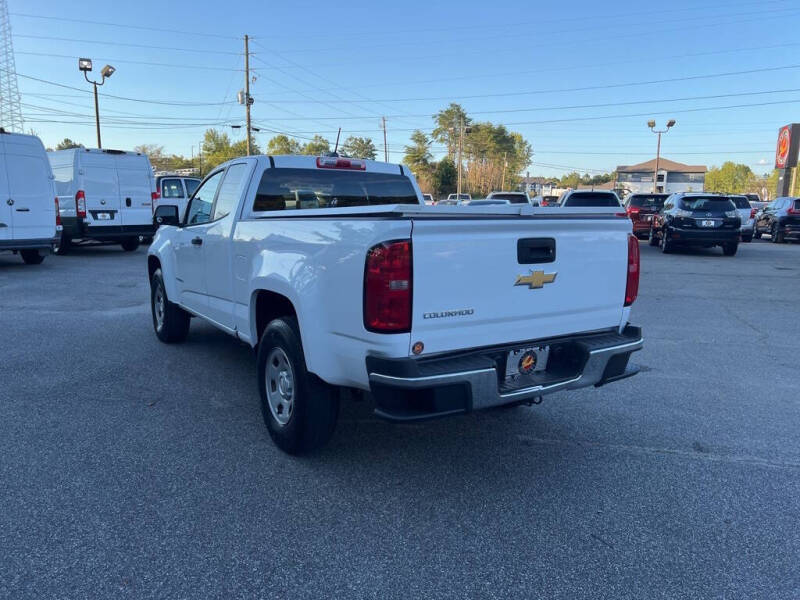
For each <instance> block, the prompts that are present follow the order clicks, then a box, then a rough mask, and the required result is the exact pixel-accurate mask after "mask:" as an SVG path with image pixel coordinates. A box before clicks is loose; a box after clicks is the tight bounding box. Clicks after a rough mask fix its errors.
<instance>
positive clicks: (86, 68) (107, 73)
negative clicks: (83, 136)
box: [78, 58, 116, 148]
mask: <svg viewBox="0 0 800 600" xmlns="http://www.w3.org/2000/svg"><path fill="white" fill-rule="evenodd" d="M78 70H79V71H80V72H82V73H83V78H84V79H85V80H86V81H88V82H89V83H91V84H92V87H93V88H94V119H95V126H96V127H97V147H98V148H102V147H103V143H102V141H101V140H100V105H99V103H98V101H97V86H98V85H103V84H104V83H105V82H106V79H108V78H109V77H111V76H112V75H113V74H114V72H115V71H116V69H115V68H114V67H112V66H111V65H106V66H104V67H103V68H102V69H100V81H95V80H94V79H89V76H88V75H87V73H89V72H90V71H91V70H92V59H91V58H79V59H78Z"/></svg>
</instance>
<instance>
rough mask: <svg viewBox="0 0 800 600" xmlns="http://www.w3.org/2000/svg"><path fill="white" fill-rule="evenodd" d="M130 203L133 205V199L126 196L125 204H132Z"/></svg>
mask: <svg viewBox="0 0 800 600" xmlns="http://www.w3.org/2000/svg"><path fill="white" fill-rule="evenodd" d="M130 205H131V199H130V198H125V206H130Z"/></svg>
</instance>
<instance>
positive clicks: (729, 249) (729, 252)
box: [722, 242, 739, 256]
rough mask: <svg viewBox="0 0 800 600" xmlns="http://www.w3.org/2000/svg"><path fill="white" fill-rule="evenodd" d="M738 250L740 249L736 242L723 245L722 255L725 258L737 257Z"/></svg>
mask: <svg viewBox="0 0 800 600" xmlns="http://www.w3.org/2000/svg"><path fill="white" fill-rule="evenodd" d="M738 249H739V244H737V243H736V242H728V243H727V244H722V253H723V254H724V255H725V256H733V255H735V254H736V251H737V250H738Z"/></svg>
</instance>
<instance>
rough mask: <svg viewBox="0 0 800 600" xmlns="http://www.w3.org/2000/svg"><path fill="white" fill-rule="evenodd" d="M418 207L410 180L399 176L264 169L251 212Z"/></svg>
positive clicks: (330, 170) (321, 170)
mask: <svg viewBox="0 0 800 600" xmlns="http://www.w3.org/2000/svg"><path fill="white" fill-rule="evenodd" d="M386 204H419V199H418V198H417V193H416V191H415V190H414V186H413V185H412V184H411V180H410V179H409V178H408V177H406V176H404V175H399V174H391V173H369V172H364V171H348V170H339V169H296V168H270V169H265V171H264V174H263V175H262V176H261V181H260V182H259V184H258V191H257V192H256V198H255V201H254V202H253V212H254V213H259V212H273V211H280V210H297V209H303V208H319V209H326V208H343V207H352V206H381V205H386Z"/></svg>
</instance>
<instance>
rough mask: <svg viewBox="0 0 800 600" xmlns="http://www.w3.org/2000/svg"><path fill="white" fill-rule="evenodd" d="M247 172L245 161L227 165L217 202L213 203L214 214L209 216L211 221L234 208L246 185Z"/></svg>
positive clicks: (225, 214) (227, 213) (223, 215)
mask: <svg viewBox="0 0 800 600" xmlns="http://www.w3.org/2000/svg"><path fill="white" fill-rule="evenodd" d="M247 172H248V168H247V164H246V163H238V164H235V165H231V166H230V167H228V170H227V171H226V172H225V180H224V181H223V182H222V185H221V186H220V187H219V194H217V203H216V204H215V205H214V214H213V215H212V217H211V220H212V221H216V220H217V219H221V218H222V217H225V216H227V215H229V214H230V212H231V211H232V210H234V209H235V208H236V205H237V204H238V203H239V198H241V197H242V192H243V191H244V187H245V185H247Z"/></svg>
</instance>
